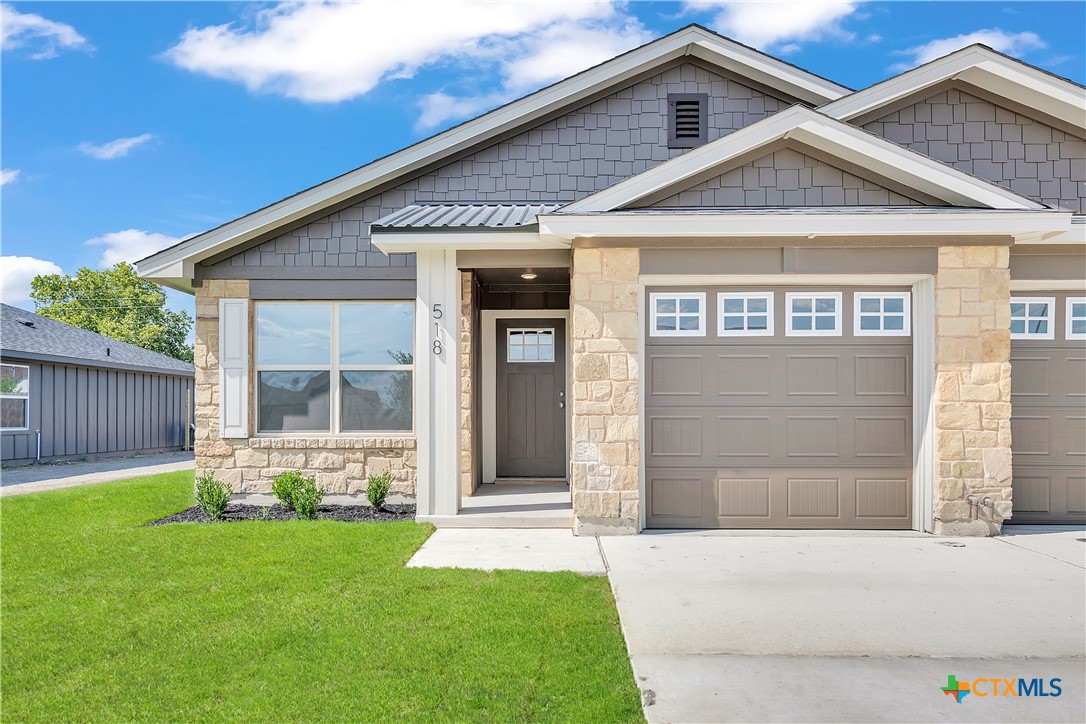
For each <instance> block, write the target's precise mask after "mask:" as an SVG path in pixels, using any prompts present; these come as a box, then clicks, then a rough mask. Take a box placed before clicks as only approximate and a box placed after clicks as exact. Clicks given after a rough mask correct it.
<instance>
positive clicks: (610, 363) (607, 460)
mask: <svg viewBox="0 0 1086 724" xmlns="http://www.w3.org/2000/svg"><path fill="white" fill-rule="evenodd" d="M639 270H640V253H639V251H638V250H637V249H574V250H573V271H572V275H573V277H572V290H571V295H570V309H571V310H572V316H573V355H572V357H573V409H572V425H573V446H572V447H573V479H572V491H573V514H574V516H575V524H574V532H575V533H577V534H578V535H592V534H596V533H599V534H607V533H636V532H637V531H638V529H639V527H640V500H639V495H640V494H639V491H638V483H639V476H640V472H639V468H640V459H641V448H640V440H639V438H640V430H639V422H638V387H637V386H638V377H639V371H638V356H637V340H638V334H640V329H641V323H640V320H639V316H638V310H637V277H638V273H639Z"/></svg>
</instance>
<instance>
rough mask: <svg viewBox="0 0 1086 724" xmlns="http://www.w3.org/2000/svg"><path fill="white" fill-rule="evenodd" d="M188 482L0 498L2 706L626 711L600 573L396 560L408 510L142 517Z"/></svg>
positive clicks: (285, 715) (596, 716) (157, 479)
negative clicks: (288, 516) (370, 517)
mask: <svg viewBox="0 0 1086 724" xmlns="http://www.w3.org/2000/svg"><path fill="white" fill-rule="evenodd" d="M192 484H193V483H192V473H173V474H168V475H159V476H154V477H148V478H141V479H137V480H131V481H125V482H121V483H111V484H103V485H93V486H89V487H84V488H74V489H70V490H60V491H54V492H48V493H39V494H34V495H26V496H18V497H10V498H4V499H3V503H2V510H0V515H2V518H0V524H2V538H0V542H2V546H3V547H2V549H0V576H2V581H0V603H2V611H0V614H2V620H0V626H2V628H0V637H2V638H0V649H2V650H0V656H2V659H0V662H2V670H0V685H2V690H3V692H2V693H3V699H2V705H0V706H2V708H0V716H2V717H3V719H4V720H6V721H25V720H39V721H40V720H57V719H64V720H70V719H80V720H82V719H92V720H110V721H126V720H186V719H192V718H212V719H261V720H275V721H282V720H289V719H293V720H299V719H304V720H344V719H353V720H358V719H365V720H373V719H411V720H420V719H434V718H436V719H441V720H450V719H455V720H479V719H485V720H499V721H511V720H537V719H550V720H562V721H628V720H640V719H641V708H640V706H639V700H638V689H637V687H636V685H635V684H634V681H633V675H632V673H631V671H630V665H629V661H628V659H627V656H626V649H625V645H624V644H623V640H622V634H621V632H620V630H619V626H618V614H617V612H616V610H615V604H614V601H613V599H612V597H611V591H610V588H609V587H608V585H607V580H606V579H605V578H586V577H582V576H578V575H574V574H547V573H522V572H512V571H504V572H497V573H483V572H474V571H453V570H429V569H407V568H404V567H403V564H404V563H405V562H406V561H407V560H408V559H409V558H410V557H411V555H412V554H413V553H414V551H415V550H416V549H417V548H418V547H419V546H420V545H421V544H422V543H423V541H424V540H425V539H426V537H427V536H428V535H429V528H428V527H426V526H422V525H417V524H415V523H400V522H397V523H336V522H331V521H315V522H307V521H288V522H264V521H253V522H239V523H219V524H211V525H207V524H192V523H185V524H177V525H163V526H157V527H146V526H145V525H144V524H145V523H147V522H149V521H151V520H154V519H157V518H161V517H163V516H165V515H169V514H171V513H174V512H177V511H180V510H182V509H184V508H186V507H188V506H189V505H191V504H192Z"/></svg>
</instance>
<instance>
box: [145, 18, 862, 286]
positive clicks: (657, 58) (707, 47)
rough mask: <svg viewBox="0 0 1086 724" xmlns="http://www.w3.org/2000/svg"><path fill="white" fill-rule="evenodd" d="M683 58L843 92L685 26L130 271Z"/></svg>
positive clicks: (399, 171)
mask: <svg viewBox="0 0 1086 724" xmlns="http://www.w3.org/2000/svg"><path fill="white" fill-rule="evenodd" d="M684 55H697V56H700V57H703V58H706V59H709V60H712V59H713V58H718V59H728V60H729V64H728V66H727V67H728V68H729V69H733V70H735V71H736V72H738V73H740V74H743V75H751V76H752V77H757V76H759V74H760V75H761V76H762V77H766V78H768V77H769V76H770V75H772V76H773V78H774V79H775V81H774V82H776V83H783V82H785V80H786V79H788V78H791V81H792V84H793V85H795V86H796V89H797V95H799V89H800V88H806V89H807V92H806V94H805V95H806V97H807V98H810V99H811V100H814V99H816V98H818V99H820V100H821V102H826V101H831V100H834V99H836V98H840V97H841V96H843V95H844V94H845V93H848V92H849V91H848V89H847V88H845V87H843V86H838V85H836V84H834V83H831V82H830V81H826V80H823V79H819V78H817V77H816V76H814V75H812V74H810V73H807V72H806V71H803V70H800V69H798V68H795V67H793V66H790V65H788V64H787V63H783V62H781V61H773V60H772V59H770V58H766V57H763V56H762V55H761V54H760V53H757V52H756V51H754V50H752V49H750V48H745V47H743V46H741V45H739V44H738V43H734V42H732V41H729V40H727V39H725V38H721V37H719V36H716V35H715V34H713V33H710V32H709V31H707V30H704V29H702V28H698V27H690V28H685V29H683V30H680V31H679V32H676V33H674V34H673V35H669V36H666V37H663V38H660V39H659V40H657V41H654V42H652V43H649V44H648V45H645V46H643V47H641V48H638V49H636V50H633V51H630V52H629V53H625V54H624V55H621V56H619V57H617V58H614V59H612V60H610V61H607V62H605V63H603V64H601V65H598V66H596V67H595V68H590V69H588V70H586V71H584V72H582V73H579V74H577V75H575V76H573V77H571V78H567V79H566V80H564V81H560V82H558V83H556V84H554V85H553V86H550V87H548V88H544V89H542V90H540V91H537V92H535V93H533V94H531V95H529V96H526V97H525V98H522V99H520V100H518V101H514V102H513V103H510V104H509V105H507V106H503V107H501V108H497V109H495V110H493V111H491V112H489V113H486V114H484V115H482V116H479V117H478V118H476V119H474V120H471V121H468V122H466V123H463V124H461V125H459V126H456V127H455V128H450V129H449V130H448V131H445V132H444V133H441V134H439V135H437V136H434V137H433V138H430V139H427V140H425V141H421V142H420V143H417V144H415V145H414V146H410V147H408V148H405V149H403V150H402V151H399V152H397V153H394V154H392V155H390V156H387V157H385V158H383V159H378V160H376V161H374V162H372V163H370V164H367V165H365V166H363V167H362V168H359V169H355V170H354V171H349V172H348V173H345V174H343V175H342V176H340V177H338V178H334V179H332V180H330V181H326V182H325V183H322V184H320V185H319V186H314V187H313V188H311V189H308V190H306V191H302V192H301V193H298V194H296V195H294V196H291V197H290V198H287V199H284V200H282V201H280V202H278V203H275V204H272V205H271V206H268V207H267V208H265V209H261V210H259V211H255V212H253V213H251V214H248V215H247V216H243V217H241V218H240V219H236V220H234V221H231V222H229V223H227V224H225V225H223V226H222V227H220V228H218V229H213V230H211V231H208V232H206V233H204V234H201V235H199V236H196V237H194V238H192V239H189V240H188V241H186V242H182V243H181V244H180V245H178V246H177V247H175V248H170V249H166V250H164V251H161V252H159V253H157V254H153V255H152V256H150V257H147V258H146V259H142V260H141V261H139V262H137V263H136V268H137V270H138V271H139V273H140V275H141V276H144V277H146V278H157V277H158V276H159V275H160V272H159V269H160V267H162V266H164V265H167V264H170V263H172V262H175V261H179V260H182V259H184V260H188V261H189V262H197V261H202V260H204V259H207V258H209V257H211V256H215V255H216V254H219V253H221V252H224V251H227V250H229V249H230V248H232V247H234V246H236V245H238V244H242V243H245V242H246V241H249V240H251V239H254V238H256V237H258V236H260V235H262V234H265V233H267V232H270V231H273V230H275V229H276V228H278V227H280V226H284V225H288V224H290V223H292V222H295V221H298V220H300V219H303V218H305V217H307V216H309V215H311V214H314V213H317V212H319V211H320V210H321V209H323V208H327V207H329V206H332V205H334V204H337V203H339V202H342V201H346V200H348V199H350V198H352V197H355V196H358V195H359V194H362V193H365V192H366V191H367V190H369V189H372V188H376V187H378V186H381V185H384V184H386V183H390V182H393V181H395V180H396V179H398V178H401V177H403V176H405V175H407V174H409V173H411V172H412V171H416V170H419V169H421V168H424V167H426V166H428V165H430V164H432V163H434V162H436V161H438V160H440V159H441V158H443V157H446V156H449V155H452V154H455V153H457V152H459V151H464V150H466V149H468V148H470V147H472V146H474V145H476V144H478V143H480V142H482V141H485V140H486V139H488V138H492V137H494V136H497V135H500V134H501V133H503V132H505V131H509V130H511V129H513V128H516V127H519V126H521V125H523V124H525V123H529V122H531V121H533V120H536V119H538V118H542V117H544V116H546V115H547V114H548V113H550V112H552V111H554V110H555V109H556V108H560V107H562V106H565V105H570V104H573V103H577V102H578V101H581V100H584V99H587V98H589V97H591V96H592V95H594V94H595V93H597V92H598V91H600V90H601V89H603V88H606V87H609V86H612V85H615V84H618V83H621V82H623V81H625V80H628V79H632V78H635V77H637V76H638V75H640V74H642V73H644V72H645V71H647V70H651V69H652V68H654V67H656V66H659V65H660V64H662V63H665V62H668V61H671V60H674V59H677V58H681V57H683V56H684ZM714 62H723V60H716V61H714ZM819 89H820V90H819ZM800 97H803V96H800Z"/></svg>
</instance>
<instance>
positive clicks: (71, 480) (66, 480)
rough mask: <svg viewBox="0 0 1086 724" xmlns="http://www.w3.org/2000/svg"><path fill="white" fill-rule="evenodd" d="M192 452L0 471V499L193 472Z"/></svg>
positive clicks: (32, 466) (29, 466) (33, 466)
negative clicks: (152, 476) (150, 476)
mask: <svg viewBox="0 0 1086 724" xmlns="http://www.w3.org/2000/svg"><path fill="white" fill-rule="evenodd" d="M194 467H195V462H194V461H193V454H192V453H191V452H169V453H153V454H149V455H139V456H136V457H130V458H111V459H106V460H95V461H90V462H79V463H57V464H52V465H28V466H26V467H21V468H8V469H6V470H0V496H3V497H7V496H9V495H22V494H24V493H39V492H42V491H44V490H59V489H61V488H75V487H78V486H80V485H92V484H94V483H108V482H112V481H114V480H126V479H128V478H138V477H142V476H144V475H158V474H160V473H172V472H176V471H179V470H192V469H193V468H194Z"/></svg>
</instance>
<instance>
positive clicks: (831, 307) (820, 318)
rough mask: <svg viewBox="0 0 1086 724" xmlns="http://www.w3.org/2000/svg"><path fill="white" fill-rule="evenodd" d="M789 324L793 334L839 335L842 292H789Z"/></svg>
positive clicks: (789, 332)
mask: <svg viewBox="0 0 1086 724" xmlns="http://www.w3.org/2000/svg"><path fill="white" fill-rule="evenodd" d="M785 298H786V300H787V307H786V309H787V310H788V320H787V321H788V324H787V327H786V328H785V334H786V335H791V336H837V335H840V334H841V292H818V293H814V292H788V293H787V294H786V295H785Z"/></svg>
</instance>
